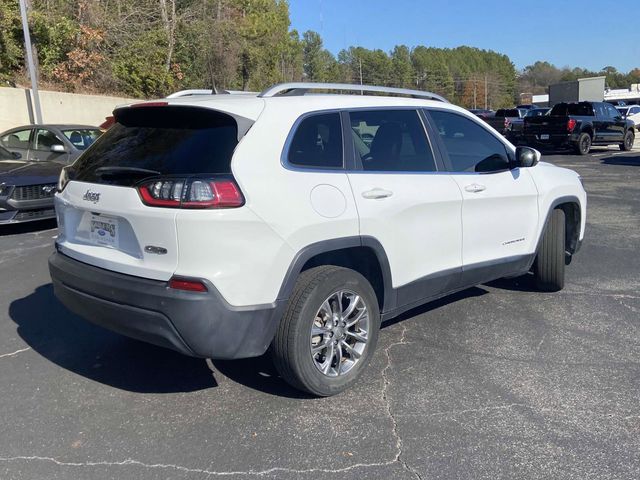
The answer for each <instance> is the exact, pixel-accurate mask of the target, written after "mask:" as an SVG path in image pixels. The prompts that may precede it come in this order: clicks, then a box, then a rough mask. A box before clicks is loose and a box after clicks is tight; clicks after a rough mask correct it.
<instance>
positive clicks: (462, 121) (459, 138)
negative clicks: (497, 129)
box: [429, 110, 509, 172]
mask: <svg viewBox="0 0 640 480" xmlns="http://www.w3.org/2000/svg"><path fill="white" fill-rule="evenodd" d="M429 115H430V116H431V118H432V119H433V123H434V125H435V128H436V130H437V132H438V133H439V134H440V139H441V140H442V143H443V144H444V147H445V150H446V152H447V156H448V157H449V161H450V163H451V169H452V171H454V172H491V171H499V170H503V169H505V168H507V167H508V165H509V160H508V157H507V150H506V147H505V145H504V144H503V143H502V142H501V141H500V140H498V139H497V138H496V137H495V136H494V135H493V134H492V133H491V132H489V131H488V130H487V129H486V128H484V127H482V126H481V125H479V124H478V123H476V122H475V121H473V120H471V119H469V118H466V117H463V116H462V115H458V114H457V113H450V112H443V111H440V110H430V111H429Z"/></svg>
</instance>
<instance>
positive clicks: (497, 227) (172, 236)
mask: <svg viewBox="0 0 640 480" xmlns="http://www.w3.org/2000/svg"><path fill="white" fill-rule="evenodd" d="M354 89H355V90H356V93H357V94H355V95H343V94H326V93H327V92H332V91H336V92H344V91H348V90H354ZM317 90H321V91H324V92H325V94H321V95H318V94H315V95H305V94H307V93H309V92H311V91H317ZM361 90H362V92H361ZM368 92H375V93H378V95H375V96H371V95H361V94H360V93H368ZM398 95H405V97H401V96H398ZM408 97H409V98H408ZM115 119H116V124H115V125H114V126H113V127H111V128H110V129H109V130H108V131H107V132H106V133H105V134H104V135H103V136H101V137H100V138H99V139H98V140H97V141H96V142H95V144H94V145H92V146H91V148H90V149H88V150H87V151H86V152H85V153H84V154H83V155H82V156H81V157H80V158H79V159H78V160H77V161H76V162H75V163H74V164H73V165H72V166H69V167H66V168H65V170H64V171H63V173H62V175H61V178H60V182H59V186H58V190H59V193H57V194H56V199H55V202H56V211H57V216H58V222H59V235H58V238H57V241H56V253H54V254H53V255H52V256H51V258H50V260H49V266H50V271H51V276H52V279H53V284H54V287H55V293H56V295H57V296H58V298H59V299H60V300H61V301H62V302H63V303H64V304H65V305H67V306H68V308H69V309H70V310H72V311H74V312H76V313H77V314H79V315H81V316H83V317H85V318H86V319H88V320H89V321H91V322H94V323H96V324H98V325H102V326H105V327H107V328H109V329H112V330H115V331H116V332H120V333H122V334H124V335H128V336H131V337H134V338H138V339H141V340H145V341H148V342H151V343H155V344H157V345H162V346H165V347H169V348H173V349H175V350H177V351H179V352H182V353H185V354H187V355H192V356H198V357H211V358H227V359H231V358H241V357H250V356H258V355H261V354H263V353H265V352H266V351H267V348H268V347H269V346H271V350H272V352H273V356H274V359H275V365H276V367H277V368H278V370H279V372H280V373H281V375H282V377H283V378H284V379H285V380H286V381H287V382H289V383H290V384H291V385H293V386H295V387H297V388H300V389H302V390H305V391H307V392H311V393H312V394H315V395H332V394H335V393H338V392H340V391H342V390H344V389H345V388H347V387H349V386H351V385H352V384H353V383H354V382H355V381H356V380H357V378H358V377H359V376H360V374H361V373H362V370H363V369H364V367H365V365H366V364H367V362H368V361H369V359H370V358H371V355H372V354H373V351H374V348H375V346H376V342H377V339H378V332H379V328H380V322H381V320H386V319H390V318H392V317H395V316H397V315H399V314H400V313H402V312H405V311H407V310H409V309H411V308H414V307H416V306H418V305H421V304H424V303H426V302H429V301H432V300H434V299H437V298H440V297H443V296H445V295H447V294H449V293H452V292H455V291H459V290H462V289H465V288H467V287H470V286H473V285H476V284H480V283H484V282H487V281H491V280H495V279H498V278H501V277H512V276H516V275H523V274H527V273H528V272H533V275H534V276H535V279H536V281H537V285H538V286H539V287H540V289H542V290H547V291H549V290H559V289H561V288H562V287H563V284H564V269H565V265H566V264H568V262H569V260H570V259H571V257H572V256H573V255H574V254H575V253H576V252H577V251H578V249H579V247H580V244H581V242H582V239H583V236H584V230H585V209H586V201H587V199H586V194H585V191H584V189H583V187H582V184H581V181H580V178H579V176H578V175H577V174H576V173H575V172H573V171H571V170H567V169H564V168H558V167H555V166H553V165H550V164H547V163H543V162H539V159H540V154H539V153H538V152H537V151H535V150H533V149H530V148H527V147H520V148H517V149H516V148H514V147H513V146H512V145H511V144H510V143H509V142H508V141H507V140H505V139H504V138H503V137H502V136H501V135H500V134H499V133H498V132H496V131H495V130H493V129H492V128H491V127H489V126H488V125H487V124H486V123H485V122H483V121H482V120H481V119H479V118H477V117H476V116H474V115H472V114H471V113H469V112H467V111H466V110H464V109H462V108H459V107H456V106H454V105H451V104H450V103H448V102H447V101H446V100H444V99H443V98H441V97H439V96H437V95H434V94H430V93H425V92H419V91H410V90H398V89H387V88H382V87H366V86H364V87H361V86H353V85H339V84H306V83H302V84H283V85H277V86H275V87H272V88H270V89H268V90H266V91H264V92H262V93H261V94H259V95H250V96H249V95H190V96H183V97H178V98H172V99H165V100H162V101H152V102H146V103H139V104H133V105H129V106H126V107H122V108H118V109H117V110H116V111H115ZM363 135H365V138H362V136H363ZM369 136H371V137H372V138H369Z"/></svg>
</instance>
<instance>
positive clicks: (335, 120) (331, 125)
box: [288, 113, 342, 168]
mask: <svg viewBox="0 0 640 480" xmlns="http://www.w3.org/2000/svg"><path fill="white" fill-rule="evenodd" d="M288 160H289V163H290V164H291V165H295V166H298V167H309V168H341V167H342V123H341V122H340V114H339V113H321V114H317V115H312V116H309V117H307V118H305V119H304V120H302V122H300V124H299V125H298V128H296V131H295V133H294V135H293V139H292V140H291V145H290V146H289V152H288Z"/></svg>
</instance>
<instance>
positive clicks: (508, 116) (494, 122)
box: [482, 108, 527, 141]
mask: <svg viewBox="0 0 640 480" xmlns="http://www.w3.org/2000/svg"><path fill="white" fill-rule="evenodd" d="M526 113H527V110H525V109H520V108H500V109H498V110H496V113H495V115H493V116H487V117H483V118H482V119H483V120H484V121H485V122H487V123H488V124H489V125H491V126H492V127H493V128H495V129H496V130H497V131H498V132H500V133H501V134H502V135H504V136H505V137H507V139H509V140H511V141H514V140H516V138H517V137H519V135H520V133H521V131H522V128H521V127H522V119H523V118H524V116H525V114H526Z"/></svg>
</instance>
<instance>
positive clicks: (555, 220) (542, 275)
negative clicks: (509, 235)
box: [534, 208, 565, 292]
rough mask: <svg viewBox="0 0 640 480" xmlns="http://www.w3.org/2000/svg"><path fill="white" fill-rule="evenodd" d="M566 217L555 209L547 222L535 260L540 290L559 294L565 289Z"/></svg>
mask: <svg viewBox="0 0 640 480" xmlns="http://www.w3.org/2000/svg"><path fill="white" fill-rule="evenodd" d="M564 242H565V215H564V211H563V210H561V209H558V208H557V209H555V210H554V211H553V212H552V213H551V218H549V221H548V222H547V226H546V228H545V231H544V234H543V237H542V242H541V243H540V248H539V250H538V255H537V256H536V259H535V264H534V274H535V279H536V286H537V288H538V290H541V291H543V292H557V291H559V290H562V289H563V288H564V267H565V248H564Z"/></svg>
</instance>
